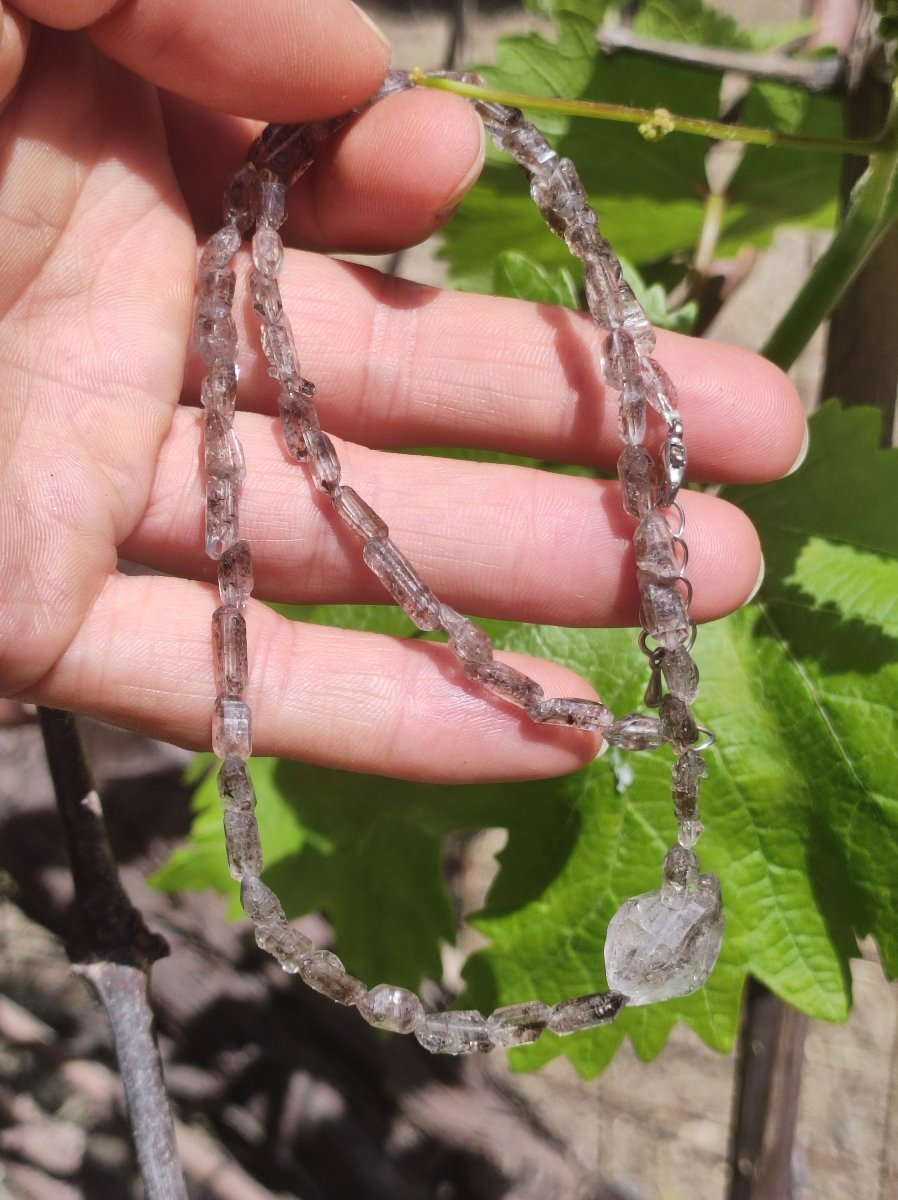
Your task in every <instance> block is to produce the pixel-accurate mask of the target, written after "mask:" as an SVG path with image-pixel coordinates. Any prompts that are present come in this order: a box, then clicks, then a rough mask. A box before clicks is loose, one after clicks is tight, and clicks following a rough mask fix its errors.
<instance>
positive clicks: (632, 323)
mask: <svg viewBox="0 0 898 1200" xmlns="http://www.w3.org/2000/svg"><path fill="white" fill-rule="evenodd" d="M620 303H621V305H622V306H623V310H624V317H623V325H624V329H626V331H627V333H629V335H630V337H632V339H633V341H634V342H635V343H636V345H637V347H638V349H639V353H640V354H641V355H649V354H651V353H652V351H653V350H654V349H655V330H654V328H653V327H652V323H651V321H650V320H649V319H648V317H647V316H646V315H645V309H644V308H643V307H642V305H641V304H640V303H639V301H638V300H637V299H636V297H635V295H634V294H633V289H632V288H631V287H630V285H629V284H628V283H627V282H626V280H624V281H623V282H622V283H621V288H620Z"/></svg>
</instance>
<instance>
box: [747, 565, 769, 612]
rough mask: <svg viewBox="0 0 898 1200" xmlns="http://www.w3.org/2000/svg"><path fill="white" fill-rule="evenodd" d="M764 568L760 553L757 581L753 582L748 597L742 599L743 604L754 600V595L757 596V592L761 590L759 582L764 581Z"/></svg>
mask: <svg viewBox="0 0 898 1200" xmlns="http://www.w3.org/2000/svg"><path fill="white" fill-rule="evenodd" d="M765 569H766V568H765V565H764V555H763V554H762V555H761V569H760V571H758V578H757V581H756V582H755V586H754V587H753V588H752V589H751V591H750V592H749V594H748V597H747V598H746V599H745V600H744V601H743V604H751V602H752V600H754V598H755V596H757V594H758V592H759V591H760V590H761V584H762V583H763V582H764V571H765Z"/></svg>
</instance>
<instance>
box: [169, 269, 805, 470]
mask: <svg viewBox="0 0 898 1200" xmlns="http://www.w3.org/2000/svg"><path fill="white" fill-rule="evenodd" d="M282 287H283V293H284V301H285V306H286V308H287V311H288V313H289V316H290V319H291V321H292V324H293V330H294V334H295V336H296V341H297V346H298V350H299V355H300V359H301V360H302V363H303V370H304V372H305V374H306V375H308V376H309V377H310V378H311V379H312V380H314V382H315V383H316V385H317V387H318V394H319V397H320V412H321V420H322V424H323V425H324V427H325V428H326V429H328V431H330V432H333V433H336V434H338V435H339V436H341V437H345V438H347V439H349V440H351V441H355V442H362V443H363V444H365V445H367V446H379V447H389V446H409V445H411V446H459V445H461V446H468V447H473V448H481V449H489V450H502V451H506V452H508V453H512V454H523V455H530V456H533V457H535V458H541V459H551V460H553V461H558V462H567V463H582V464H584V465H587V466H601V467H604V468H609V469H613V467H614V463H615V461H616V459H617V456H618V455H619V453H620V438H619V435H618V430H617V403H616V395H615V393H613V392H612V393H610V394H608V395H606V393H605V390H604V387H603V385H602V382H601V379H600V375H599V357H600V353H601V345H602V338H603V337H604V334H603V333H602V331H601V330H599V329H598V328H597V326H596V325H595V323H594V322H593V321H592V319H591V318H590V317H589V316H588V315H587V314H585V313H574V312H571V311H570V310H567V309H560V308H552V307H550V306H549V305H541V304H540V305H537V304H527V303H524V302H522V301H519V300H508V299H504V298H498V297H490V296H474V295H465V294H462V293H457V292H442V291H437V290H435V289H433V288H425V287H422V286H421V285H419V284H412V283H407V282H405V281H403V280H396V279H391V278H388V277H385V276H381V275H379V274H377V273H376V272H374V271H370V270H368V269H366V268H362V267H352V266H349V265H348V264H346V263H339V262H334V261H333V260H328V259H323V258H321V257H320V256H312V255H304V254H299V253H296V254H291V255H289V256H288V260H287V266H286V268H285V272H284V275H283V278H282ZM237 315H238V317H241V316H242V317H243V318H247V316H248V317H249V319H248V320H246V321H245V322H244V324H243V326H242V328H241V345H242V346H243V347H245V348H246V349H245V350H244V352H243V362H244V367H245V370H244V373H243V375H242V377H241V388H242V397H243V399H242V401H241V403H243V404H246V405H247V406H250V407H257V408H260V409H263V410H264V411H272V410H273V408H274V402H275V398H276V395H277V389H276V387H275V386H274V385H273V384H272V382H271V380H270V379H269V377H268V374H267V364H266V363H265V361H264V359H263V358H262V356H261V352H260V351H258V350H257V349H256V347H257V346H258V332H257V326H256V323H255V322H254V321H253V320H252V319H251V318H252V314H251V313H250V314H247V313H246V311H243V312H242V313H238V314H237ZM656 356H657V358H658V360H659V361H660V362H661V364H662V365H663V366H664V368H665V369H666V370H667V372H668V373H669V375H670V376H671V378H672V379H673V381H674V383H675V384H676V385H677V387H678V389H679V404H680V408H681V410H682V413H683V420H684V424H685V428H686V441H687V445H688V451H689V478H690V479H693V480H712V481H715V482H730V481H733V482H753V481H757V480H764V479H773V478H777V477H778V476H780V475H783V474H785V473H787V472H788V471H789V469H790V468H791V467H792V465H793V464H794V462H795V460H796V458H797V457H798V454H799V451H800V450H801V447H802V442H803V439H804V436H805V432H806V424H805V419H804V415H803V413H802V408H801V402H800V400H799V398H798V395H797V393H796V391H795V388H794V387H793V385H792V384H791V382H790V381H789V379H788V378H787V377H786V376H785V375H784V374H783V373H782V372H781V371H780V370H779V369H778V368H777V367H774V366H773V365H772V364H771V363H768V362H766V361H765V360H764V359H762V358H760V357H758V356H757V355H754V354H751V353H749V352H748V351H745V350H737V349H735V348H733V347H730V346H724V345H720V344H717V343H714V342H707V341H700V340H698V339H696V338H687V337H682V336H680V335H677V334H670V333H665V332H663V331H662V332H660V333H659V334H658V347H657V351H656ZM200 378H201V368H200V367H199V365H198V364H196V363H194V364H193V365H192V366H191V368H190V370H189V371H188V394H189V395H192V396H196V395H197V394H198V391H199V380H200ZM654 428H655V430H656V431H657V430H658V429H659V428H660V421H656V422H655V424H654Z"/></svg>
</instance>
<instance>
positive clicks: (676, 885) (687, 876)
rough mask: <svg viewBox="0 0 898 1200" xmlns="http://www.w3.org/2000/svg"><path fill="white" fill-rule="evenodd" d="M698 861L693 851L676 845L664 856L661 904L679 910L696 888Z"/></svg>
mask: <svg viewBox="0 0 898 1200" xmlns="http://www.w3.org/2000/svg"><path fill="white" fill-rule="evenodd" d="M698 873H699V861H698V858H697V857H696V854H695V851H694V850H689V849H687V848H686V847H685V846H681V845H680V844H679V843H677V845H676V846H671V848H670V849H669V850H668V852H667V854H665V856H664V871H663V882H662V884H661V903H662V904H664V905H665V906H666V907H667V908H679V907H681V906H682V905H683V904H685V903H686V900H687V898H688V897H689V896H690V895H691V893H692V892H694V891H695V889H696V888H697V887H698Z"/></svg>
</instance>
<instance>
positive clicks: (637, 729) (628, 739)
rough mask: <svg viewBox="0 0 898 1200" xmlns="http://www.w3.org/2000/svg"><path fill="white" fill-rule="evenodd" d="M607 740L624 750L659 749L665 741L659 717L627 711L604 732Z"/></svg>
mask: <svg viewBox="0 0 898 1200" xmlns="http://www.w3.org/2000/svg"><path fill="white" fill-rule="evenodd" d="M603 737H604V738H605V741H606V742H608V744H609V745H611V746H620V747H621V749H622V750H657V749H658V747H659V746H661V745H663V743H664V733H663V730H662V727H661V722H660V721H659V720H658V718H657V717H644V716H642V714H641V713H627V715H626V716H625V717H621V718H620V720H619V721H615V722H614V723H613V724H612V725H609V726H608V727H607V728H606V729H605V730H604V732H603Z"/></svg>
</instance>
